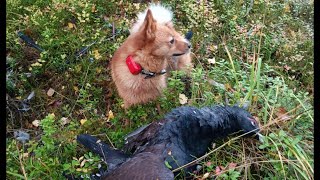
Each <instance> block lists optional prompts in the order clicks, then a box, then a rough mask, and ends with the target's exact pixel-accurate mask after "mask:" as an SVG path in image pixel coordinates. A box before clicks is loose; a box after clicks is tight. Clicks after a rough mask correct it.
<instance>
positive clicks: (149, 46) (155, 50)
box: [111, 9, 190, 108]
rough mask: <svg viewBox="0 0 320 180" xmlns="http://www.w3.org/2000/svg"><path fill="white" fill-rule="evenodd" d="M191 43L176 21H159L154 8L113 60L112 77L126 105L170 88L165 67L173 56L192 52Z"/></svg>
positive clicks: (148, 99)
mask: <svg viewBox="0 0 320 180" xmlns="http://www.w3.org/2000/svg"><path fill="white" fill-rule="evenodd" d="M189 49H190V43H189V42H188V41H186V40H185V39H184V38H183V37H182V36H181V35H180V34H179V33H177V32H176V31H175V29H174V28H173V26H172V23H165V24H164V23H157V21H156V20H155V19H154V18H153V15H152V12H151V10H150V9H148V11H147V12H146V16H145V19H144V21H143V22H142V24H140V25H139V26H138V29H137V31H136V32H134V33H131V34H130V36H129V37H128V38H127V39H126V41H125V42H124V43H123V44H122V46H121V47H120V48H119V49H118V50H117V51H116V52H115V54H114V56H113V58H112V61H111V74H112V79H113V81H114V82H115V84H116V87H117V90H118V93H119V95H120V97H121V98H122V99H123V100H124V107H125V108H128V107H130V106H132V105H134V104H142V103H147V102H149V101H150V100H154V99H156V98H157V97H158V96H159V95H161V93H162V91H163V89H164V88H165V87H166V76H165V74H164V73H165V69H166V68H167V65H168V61H169V60H171V58H172V57H173V56H179V55H183V54H186V53H188V52H189Z"/></svg>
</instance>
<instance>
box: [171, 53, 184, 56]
mask: <svg viewBox="0 0 320 180" xmlns="http://www.w3.org/2000/svg"><path fill="white" fill-rule="evenodd" d="M184 54H185V53H179V54H173V55H172V56H181V55H184Z"/></svg>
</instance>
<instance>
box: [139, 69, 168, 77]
mask: <svg viewBox="0 0 320 180" xmlns="http://www.w3.org/2000/svg"><path fill="white" fill-rule="evenodd" d="M166 72H167V71H166V70H165V69H162V70H161V71H160V72H159V73H156V72H151V71H148V70H145V69H142V70H141V72H140V73H141V74H143V75H146V77H144V78H145V79H148V78H152V77H155V76H156V75H162V74H165V73H166Z"/></svg>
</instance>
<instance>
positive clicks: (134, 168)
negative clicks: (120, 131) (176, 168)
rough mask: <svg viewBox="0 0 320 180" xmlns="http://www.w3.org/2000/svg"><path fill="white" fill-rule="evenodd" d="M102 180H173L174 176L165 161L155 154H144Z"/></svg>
mask: <svg viewBox="0 0 320 180" xmlns="http://www.w3.org/2000/svg"><path fill="white" fill-rule="evenodd" d="M101 179H102V180H116V179H119V180H120V179H121V180H156V179H157V180H173V179H174V175H173V173H172V171H170V170H169V169H168V168H167V167H166V166H165V164H164V159H163V158H162V157H161V156H159V155H157V154H154V153H150V152H143V153H139V154H137V155H135V156H134V157H132V158H130V159H129V160H128V161H126V162H124V163H123V164H121V165H120V166H119V167H118V168H116V169H115V170H113V171H112V172H110V173H108V174H106V175H105V176H104V177H102V178H101Z"/></svg>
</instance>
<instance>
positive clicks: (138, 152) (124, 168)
mask: <svg viewBox="0 0 320 180" xmlns="http://www.w3.org/2000/svg"><path fill="white" fill-rule="evenodd" d="M259 130H260V129H259V126H258V123H257V122H256V121H255V120H254V118H253V117H252V115H251V114H250V113H248V112H247V111H245V110H244V109H242V108H239V107H236V106H234V107H230V106H213V107H204V108H200V109H199V108H195V107H189V106H183V107H179V108H176V109H174V110H172V111H171V112H170V113H168V114H167V115H166V116H165V118H164V119H162V120H160V121H156V122H153V123H150V124H149V125H147V126H146V127H142V128H139V129H138V130H137V132H136V131H134V132H132V133H130V134H129V135H128V136H127V137H126V138H125V140H126V144H125V146H124V148H123V151H119V150H114V149H111V148H110V147H109V146H108V145H106V144H104V143H102V142H99V143H98V145H97V143H96V142H97V139H96V138H94V137H92V136H90V135H79V136H78V138H77V140H78V142H79V143H81V144H83V145H85V146H86V147H87V148H89V149H90V150H92V151H93V152H95V153H98V154H99V155H100V156H101V157H103V158H104V160H105V162H106V163H107V164H109V166H110V167H111V168H109V169H108V172H107V173H105V174H104V176H103V177H102V178H101V179H105V180H107V179H139V180H143V179H159V180H161V179H166V180H167V179H173V177H174V176H173V173H172V171H170V170H169V169H168V168H167V167H166V166H165V164H164V162H165V161H167V162H168V163H169V165H170V166H171V167H172V169H175V168H178V167H179V166H182V165H184V164H186V163H189V162H191V161H193V160H194V159H195V157H200V156H203V155H204V154H205V153H206V152H207V151H208V149H209V147H210V145H211V143H213V142H214V141H216V140H217V139H219V138H225V137H227V136H228V135H230V134H234V133H239V134H241V133H248V132H251V133H249V134H248V135H247V136H250V135H251V136H252V135H258V134H259V133H258V132H259ZM99 147H103V148H99ZM124 152H126V153H124ZM130 153H132V154H131V155H130V156H128V154H130ZM106 154H107V156H106ZM116 159H118V160H116ZM184 170H185V171H186V172H192V171H193V170H195V166H190V167H187V168H185V169H184Z"/></svg>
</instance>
